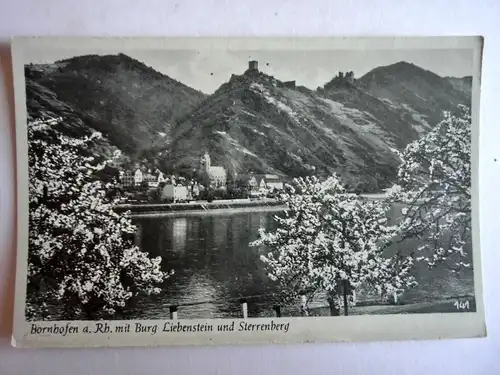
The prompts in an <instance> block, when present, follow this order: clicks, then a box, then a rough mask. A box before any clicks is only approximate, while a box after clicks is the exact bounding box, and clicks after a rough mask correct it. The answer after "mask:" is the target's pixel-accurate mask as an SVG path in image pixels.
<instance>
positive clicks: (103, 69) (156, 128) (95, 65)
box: [25, 54, 205, 157]
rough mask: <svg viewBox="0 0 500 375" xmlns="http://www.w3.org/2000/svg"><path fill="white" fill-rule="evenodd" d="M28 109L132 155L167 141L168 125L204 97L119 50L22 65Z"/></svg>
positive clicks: (29, 111) (31, 113)
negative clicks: (98, 134) (90, 131)
mask: <svg viewBox="0 0 500 375" xmlns="http://www.w3.org/2000/svg"><path fill="white" fill-rule="evenodd" d="M25 77H26V91H27V92H26V94H27V106H28V113H29V114H30V115H32V116H37V115H39V114H40V113H48V114H49V113H50V114H52V115H56V116H64V117H65V118H67V119H68V121H67V122H68V124H67V126H66V129H64V130H65V131H66V132H68V133H80V132H82V131H83V132H85V131H86V129H94V130H97V131H100V132H101V133H102V134H103V135H104V136H105V137H106V138H107V140H108V141H109V143H110V144H112V145H114V146H116V147H117V148H119V149H121V150H122V151H123V152H125V153H126V154H128V155H130V156H132V157H136V156H138V155H140V154H141V152H142V151H143V150H148V149H150V148H151V146H152V145H154V144H158V143H162V144H163V143H166V142H168V140H169V132H170V128H171V124H172V123H173V122H175V119H176V118H177V117H180V116H182V115H183V114H184V113H186V112H189V111H190V110H191V109H193V108H194V107H196V106H197V105H198V104H199V103H200V102H201V101H202V100H203V98H204V97H205V95H204V94H203V93H201V92H199V91H196V90H194V89H192V88H190V87H188V86H186V85H184V84H182V83H180V82H178V81H176V80H174V79H172V78H170V77H168V76H165V75H163V74H161V73H159V72H157V71H155V70H154V69H152V68H150V67H148V66H146V65H144V64H143V63H141V62H139V61H137V60H135V59H132V58H130V57H128V56H126V55H124V54H118V55H105V56H99V55H87V56H78V57H74V58H71V59H66V60H61V61H56V62H55V63H53V64H36V65H34V64H30V65H27V66H25Z"/></svg>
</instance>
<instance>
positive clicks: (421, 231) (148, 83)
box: [15, 38, 482, 334]
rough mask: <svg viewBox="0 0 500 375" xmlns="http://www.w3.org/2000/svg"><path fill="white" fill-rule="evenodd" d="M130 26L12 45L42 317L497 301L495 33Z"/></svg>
mask: <svg viewBox="0 0 500 375" xmlns="http://www.w3.org/2000/svg"><path fill="white" fill-rule="evenodd" d="M388 39H389V40H390V38H388ZM395 39H396V40H397V38H395ZM422 39H425V38H421V39H420V40H422ZM450 39H452V38H450ZM455 39H458V40H460V38H455ZM264 40H265V39H264ZM353 40H354V41H355V40H356V39H355V38H353ZM409 40H410V41H411V38H410V39H409ZM354 41H353V45H355V44H356V43H355V42H354ZM261 42H262V41H261ZM262 43H263V42H262ZM122 44H123V43H122ZM122 44H119V43H117V44H116V45H112V44H109V46H110V47H109V48H96V49H91V48H83V47H82V46H78V45H75V44H69V43H66V44H64V45H63V46H62V45H61V44H57V43H55V44H54V45H53V48H46V44H45V45H44V46H45V47H40V48H26V49H25V50H24V51H23V54H22V56H21V57H18V58H17V59H15V62H18V63H19V62H21V63H22V67H18V69H22V70H23V73H22V75H23V77H22V78H23V80H24V81H23V83H24V87H22V88H18V87H16V90H22V91H23V92H22V93H21V94H19V92H18V93H17V94H16V95H17V96H16V100H17V99H18V98H22V99H23V100H24V102H23V103H17V106H24V107H23V111H24V112H25V115H24V117H23V118H22V120H20V118H19V117H18V119H17V121H18V132H23V134H22V135H18V140H19V139H20V138H19V137H22V138H21V139H25V140H26V143H27V145H26V146H25V149H26V151H27V152H26V157H25V162H26V163H25V166H24V167H25V168H26V169H27V170H26V171H21V172H19V173H20V174H21V177H19V178H20V179H23V178H24V180H23V181H25V183H26V186H25V187H23V189H24V190H23V191H25V192H27V196H24V197H23V198H22V199H25V200H27V201H28V202H27V203H26V204H25V205H24V207H26V208H27V210H28V212H26V213H25V217H27V219H26V223H25V224H26V225H27V227H26V232H25V237H26V239H25V240H24V243H25V244H26V246H27V248H26V249H19V261H18V262H19V264H18V268H19V267H20V268H22V269H23V270H24V272H23V273H22V275H24V276H23V279H22V280H21V281H19V277H20V276H19V274H18V282H17V283H18V286H19V285H22V288H23V289H24V290H22V294H20V295H22V298H23V301H21V302H16V304H17V303H22V306H23V308H22V309H23V311H22V314H23V316H24V319H25V321H26V322H27V323H29V322H56V321H123V322H127V321H143V320H144V321H156V320H179V321H184V320H199V319H202V320H204V321H206V320H210V319H215V320H217V321H220V322H223V321H224V320H225V319H244V320H245V321H248V322H249V324H251V323H252V319H254V318H255V319H257V318H265V319H272V322H273V323H269V324H271V325H272V324H275V325H280V322H281V321H283V322H284V321H285V320H286V319H293V318H301V320H300V322H301V323H300V324H306V323H307V322H308V321H313V320H314V319H315V318H328V319H329V320H331V321H335V320H339V319H344V320H342V322H347V321H348V320H349V319H353V318H355V317H359V316H394V315H405V316H406V315H419V316H425V315H428V314H431V315H432V314H446V315H447V316H455V315H460V316H462V315H466V314H475V313H477V312H478V310H480V309H482V306H481V304H482V301H481V296H480V290H481V285H480V264H479V263H478V261H479V255H478V253H477V252H478V251H479V249H478V248H476V247H475V244H476V242H475V241H476V240H477V239H476V238H475V236H477V235H478V233H477V230H476V229H477V228H476V227H475V226H476V223H475V220H476V218H475V216H474V215H473V211H474V210H475V209H476V208H475V207H474V208H473V205H475V199H476V198H475V197H474V194H475V188H474V187H473V186H474V184H475V180H477V176H476V175H475V173H476V171H475V169H474V168H475V165H474V163H475V155H474V150H475V147H476V146H475V145H474V146H473V139H474V132H475V131H476V130H475V129H474V126H476V125H475V124H474V121H473V120H474V119H475V118H477V116H476V113H475V112H474V111H477V110H478V108H477V106H476V107H474V105H473V103H474V100H476V99H474V92H475V89H474V85H478V84H479V77H477V72H478V71H479V68H478V66H477V64H478V55H479V52H478V48H474V46H475V45H476V44H471V43H469V44H466V43H464V44H463V45H462V44H460V43H450V44H449V47H448V46H447V44H446V43H442V46H440V45H438V46H437V47H436V45H433V44H432V38H429V43H428V47H426V45H425V44H424V43H418V44H417V45H416V47H415V48H411V47H409V46H408V43H407V42H405V41H400V42H399V43H394V47H391V44H388V43H385V44H384V43H381V44H380V46H379V47H377V48H375V47H376V46H377V43H375V42H374V44H373V45H372V47H373V48H370V47H369V46H370V43H369V42H367V41H366V40H364V45H365V46H367V47H366V48H360V47H359V46H358V47H357V48H348V47H346V46H348V44H347V43H345V41H344V43H343V44H342V43H341V46H340V47H336V48H320V47H318V48H314V44H313V45H312V46H310V47H308V48H294V44H293V43H289V44H286V43H285V44H284V46H282V47H280V48H270V47H268V46H267V47H266V48H264V47H263V48H259V41H255V43H253V44H252V43H249V44H248V45H247V44H245V43H242V44H241V45H240V46H238V48H235V47H234V45H235V44H234V43H233V44H230V43H228V44H227V47H226V48H224V43H218V44H217V43H215V45H214V46H213V47H210V46H209V45H208V43H204V42H202V41H200V42H199V43H198V44H196V43H195V42H191V43H187V44H186V47H185V48H183V45H182V43H179V42H177V43H176V44H175V47H168V48H146V47H145V48H123V49H120V47H119V46H120V45H122ZM302 44H303V45H307V43H302ZM31 45H32V46H33V45H35V44H34V43H32V44H31ZM136 45H138V44H136ZM163 45H168V43H164V44H163ZM197 45H199V48H197ZM276 45H279V44H276ZM325 45H326V44H323V46H325ZM410 45H411V44H410ZM478 45H479V44H478ZM287 46H288V47H287ZM398 46H401V47H398ZM471 46H472V47H471ZM473 83H474V84H473ZM476 89H478V87H476ZM20 122H22V124H20ZM18 154H19V151H18ZM23 162H24V161H23ZM19 168H20V167H19ZM23 173H24V177H23ZM19 181H21V180H19ZM19 183H20V184H21V182H19ZM19 199H20V200H21V197H20V198H19ZM473 242H474V247H473ZM17 293H21V292H20V291H19V290H18V291H17ZM255 319H254V320H255ZM444 319H446V317H445V318H444ZM217 321H215V323H214V324H215V327H217ZM288 321H292V320H287V322H288ZM342 324H344V323H342ZM292 325H293V323H292ZM229 326H230V325H229V324H228V325H227V326H226V327H225V328H224V326H223V325H220V326H219V327H217V328H214V330H217V329H218V328H220V329H222V330H223V329H228V330H230V327H229ZM249 327H250V326H249ZM286 329H287V330H288V328H286ZM255 330H258V329H257V328H255ZM297 334H298V333H297Z"/></svg>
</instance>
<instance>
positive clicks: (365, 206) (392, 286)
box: [252, 176, 414, 315]
mask: <svg viewBox="0 0 500 375" xmlns="http://www.w3.org/2000/svg"><path fill="white" fill-rule="evenodd" d="M280 200H281V201H282V202H283V203H284V204H285V205H286V206H287V210H286V211H285V212H284V215H282V216H278V215H277V216H275V217H274V220H275V222H276V225H277V228H276V229H275V230H274V231H266V230H265V228H260V230H259V239H257V240H256V241H255V242H253V243H252V245H253V246H265V247H266V248H267V249H269V250H270V252H269V253H268V254H267V255H263V256H262V257H261V259H262V260H263V261H264V262H265V264H266V266H267V269H268V271H269V277H270V279H271V280H274V281H277V282H278V283H279V284H280V286H281V289H282V290H283V291H284V295H285V299H295V298H297V297H298V295H306V296H307V297H308V298H307V299H308V300H310V299H311V298H312V296H313V295H314V294H315V293H317V292H326V298H327V301H328V304H329V306H330V313H331V315H339V313H340V308H341V307H342V306H345V305H344V304H345V302H346V301H345V298H342V296H341V294H340V292H341V288H342V286H343V285H346V284H348V285H350V288H353V289H357V288H359V287H361V286H363V287H364V288H372V289H375V290H377V291H378V293H380V294H381V295H383V296H388V295H392V293H394V292H401V291H402V290H404V289H405V288H407V287H410V286H411V285H413V283H414V280H413V277H412V276H411V275H410V273H409V271H410V268H411V265H412V259H411V258H406V257H390V256H387V255H386V254H384V250H385V247H386V245H389V243H390V240H391V239H392V238H393V236H394V235H395V230H396V228H395V227H394V226H389V225H388V224H387V217H386V206H385V205H384V204H383V203H382V202H377V201H368V200H366V199H362V198H360V197H359V196H358V195H355V194H350V193H347V192H346V190H345V189H344V187H343V186H342V185H341V184H340V182H339V180H338V178H337V177H336V176H334V177H331V178H329V179H327V180H326V181H324V182H320V181H319V180H318V179H317V178H315V177H308V178H305V179H296V180H294V186H287V189H286V191H285V192H284V193H283V194H282V195H281V196H280Z"/></svg>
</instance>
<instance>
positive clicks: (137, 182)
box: [134, 169, 144, 186]
mask: <svg viewBox="0 0 500 375" xmlns="http://www.w3.org/2000/svg"><path fill="white" fill-rule="evenodd" d="M143 178H144V176H143V174H142V171H141V170H140V169H137V170H136V171H135V173H134V184H135V186H139V185H140V184H142V180H143Z"/></svg>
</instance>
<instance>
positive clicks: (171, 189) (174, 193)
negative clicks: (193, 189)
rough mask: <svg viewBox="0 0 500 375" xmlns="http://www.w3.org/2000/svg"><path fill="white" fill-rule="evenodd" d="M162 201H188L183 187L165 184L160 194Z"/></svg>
mask: <svg viewBox="0 0 500 375" xmlns="http://www.w3.org/2000/svg"><path fill="white" fill-rule="evenodd" d="M161 196H162V198H163V199H172V200H173V201H174V202H178V201H185V200H187V199H188V189H187V187H185V186H181V185H179V186H175V185H174V184H167V185H165V187H164V188H163V191H162V193H161Z"/></svg>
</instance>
